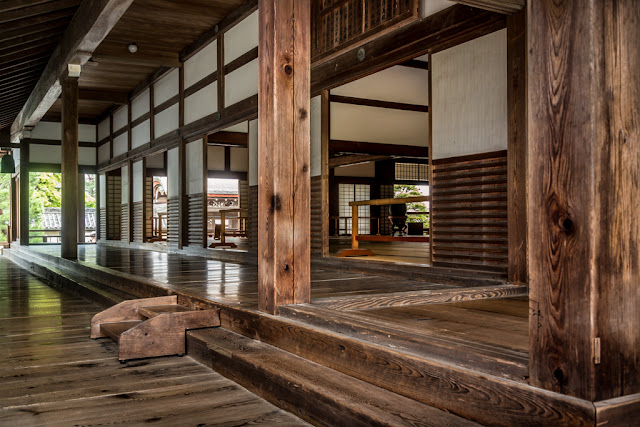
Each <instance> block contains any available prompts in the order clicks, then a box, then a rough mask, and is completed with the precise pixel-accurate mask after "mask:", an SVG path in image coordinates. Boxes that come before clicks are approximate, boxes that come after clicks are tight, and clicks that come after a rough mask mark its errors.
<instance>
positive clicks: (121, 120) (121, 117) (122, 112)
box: [113, 105, 129, 132]
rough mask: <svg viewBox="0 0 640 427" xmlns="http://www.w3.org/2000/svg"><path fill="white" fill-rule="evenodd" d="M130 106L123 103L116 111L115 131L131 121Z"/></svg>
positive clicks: (114, 116) (114, 114)
mask: <svg viewBox="0 0 640 427" xmlns="http://www.w3.org/2000/svg"><path fill="white" fill-rule="evenodd" d="M128 114H129V107H128V106H127V105H123V106H122V107H120V108H119V109H118V110H117V111H116V112H115V113H113V131H114V132H116V131H119V130H120V129H122V128H123V127H125V126H127V124H128V123H129V119H128Z"/></svg>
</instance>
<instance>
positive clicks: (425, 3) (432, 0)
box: [420, 0, 456, 18]
mask: <svg viewBox="0 0 640 427" xmlns="http://www.w3.org/2000/svg"><path fill="white" fill-rule="evenodd" d="M455 4H456V3H455V2H452V1H447V0H420V17H421V18H426V17H427V16H431V15H433V14H434V13H438V12H440V11H441V10H443V9H446V8H448V7H449V6H453V5H455Z"/></svg>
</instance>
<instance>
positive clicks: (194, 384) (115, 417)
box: [0, 253, 306, 426]
mask: <svg viewBox="0 0 640 427" xmlns="http://www.w3.org/2000/svg"><path fill="white" fill-rule="evenodd" d="M150 254H152V253H150ZM98 311H100V309H99V308H98V307H97V306H94V305H93V304H90V303H88V302H86V301H84V300H82V299H79V298H76V297H73V296H69V295H66V294H63V293H60V292H59V291H57V290H54V289H52V288H50V287H48V286H47V285H46V284H45V283H43V282H42V281H40V280H38V279H36V278H35V277H33V276H31V275H30V274H29V273H27V272H26V270H23V269H22V268H20V267H18V266H16V265H15V264H13V263H12V262H10V261H8V260H7V259H6V258H3V257H1V256H0V384H1V385H2V387H0V425H2V426H57V425H64V426H68V425H105V424H125V425H149V424H152V425H171V426H176V425H194V426H195V425H201V426H205V425H228V426H232V425H233V426H235V425H247V424H264V425H273V424H278V425H306V424H305V423H304V422H302V421H301V420H299V419H297V418H296V417H294V416H292V415H291V414H289V413H287V412H284V411H282V410H281V409H279V408H276V407H275V406H273V405H271V404H270V403H268V402H266V401H265V400H263V399H261V398H259V397H257V396H256V395H254V394H252V393H250V392H249V391H247V390H246V389H244V388H242V387H240V386H239V385H237V384H235V383H234V382H232V381H230V380H228V379H226V378H224V377H222V376H221V375H219V374H217V373H215V372H213V371H212V370H210V369H208V368H206V367H204V366H203V365H200V364H198V363H197V362H195V361H194V360H192V359H191V358H189V357H182V358H179V357H164V358H157V359H146V360H139V361H135V362H129V363H127V364H125V365H121V364H120V363H119V362H118V360H117V347H116V344H115V343H114V342H112V341H110V340H97V341H94V340H91V339H89V321H90V319H91V317H92V316H93V315H94V314H95V313H96V312H98Z"/></svg>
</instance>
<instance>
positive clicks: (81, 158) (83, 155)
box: [78, 147, 96, 166]
mask: <svg viewBox="0 0 640 427" xmlns="http://www.w3.org/2000/svg"><path fill="white" fill-rule="evenodd" d="M78 164H79V165H88V166H94V165H95V164H96V149H95V148H94V147H78Z"/></svg>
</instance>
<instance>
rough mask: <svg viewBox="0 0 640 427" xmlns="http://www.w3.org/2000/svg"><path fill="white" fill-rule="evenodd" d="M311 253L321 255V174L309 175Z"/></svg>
mask: <svg viewBox="0 0 640 427" xmlns="http://www.w3.org/2000/svg"><path fill="white" fill-rule="evenodd" d="M311 255H313V256H322V176H320V175H318V176H312V177H311Z"/></svg>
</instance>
